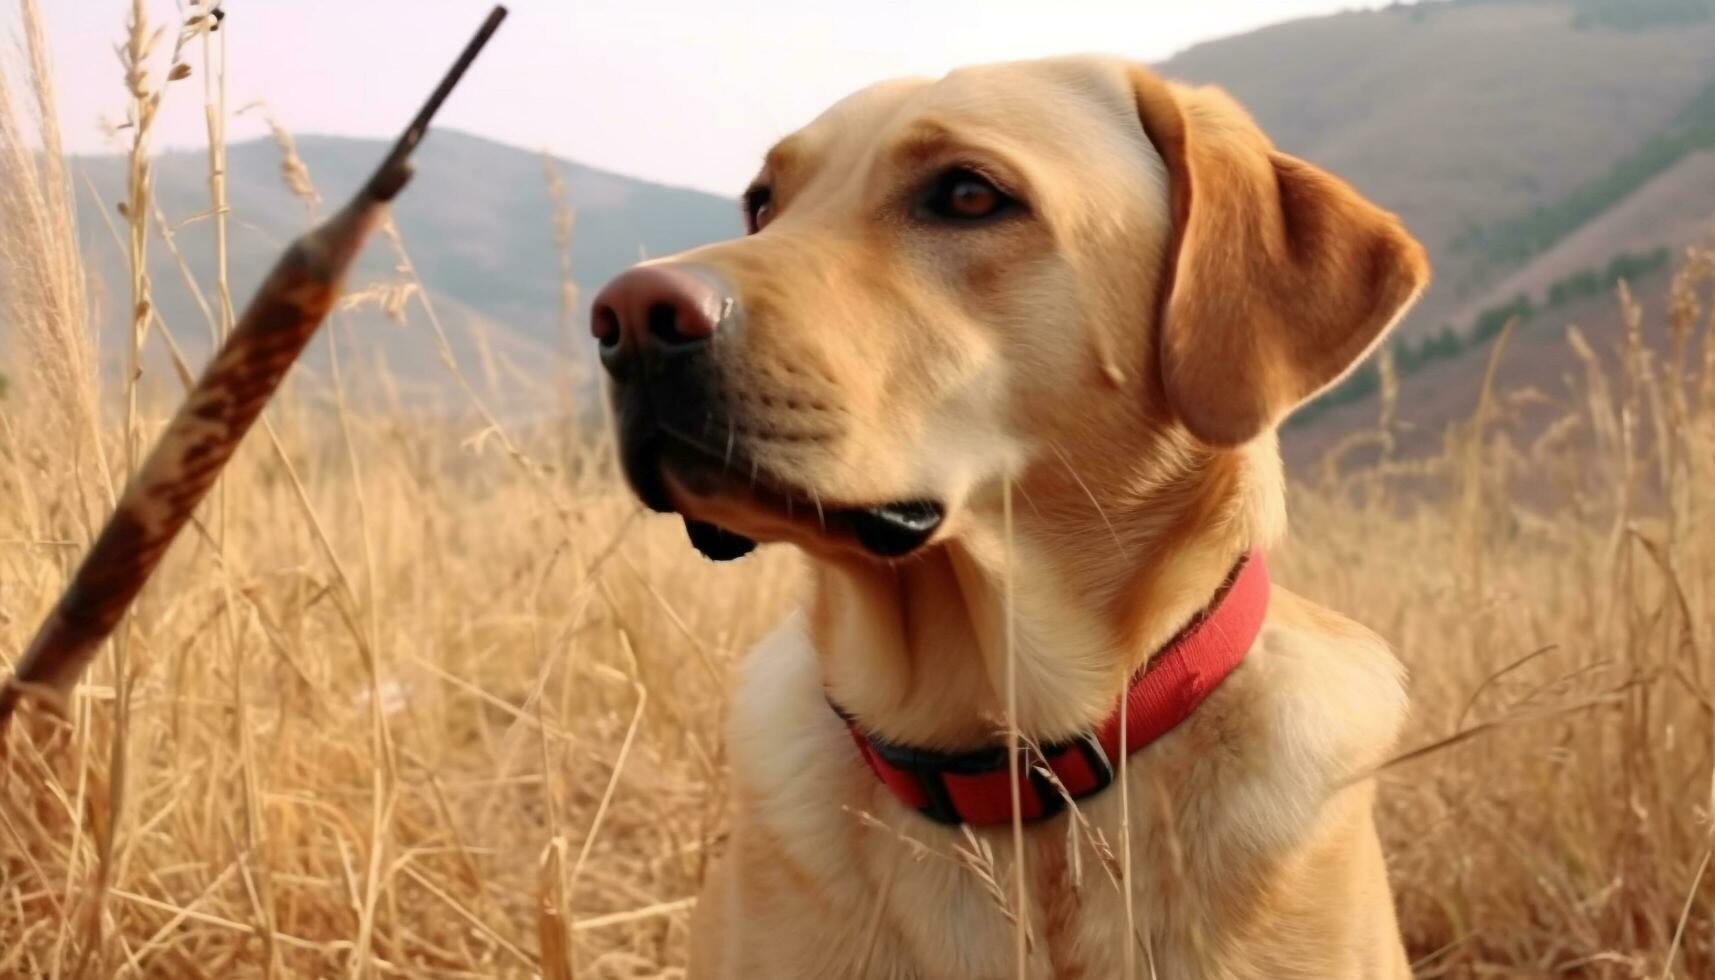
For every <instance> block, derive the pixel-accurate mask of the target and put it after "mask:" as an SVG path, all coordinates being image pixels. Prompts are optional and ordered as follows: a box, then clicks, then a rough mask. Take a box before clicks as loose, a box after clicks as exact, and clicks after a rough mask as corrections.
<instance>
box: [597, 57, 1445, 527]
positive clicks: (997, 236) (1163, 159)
mask: <svg viewBox="0 0 1715 980" xmlns="http://www.w3.org/2000/svg"><path fill="white" fill-rule="evenodd" d="M744 206H745V210H746V216H747V221H748V223H749V228H750V234H749V235H748V236H746V237H744V238H742V239H737V240H734V241H730V242H723V243H719V244H716V245H711V246H707V247H704V248H700V249H696V250H693V251H690V252H687V253H684V254H681V255H677V256H673V257H670V258H666V259H661V260H657V261H652V262H647V263H644V264H642V265H639V266H637V267H635V268H633V269H631V270H629V271H627V272H625V273H624V274H622V275H620V276H619V277H617V278H616V279H615V280H613V281H612V282H611V283H609V284H608V285H607V287H606V288H605V289H603V290H602V292H601V294H600V295H599V296H598V297H597V299H596V301H595V304H594V309H593V312H592V330H593V332H594V333H595V335H596V337H597V338H598V341H599V343H600V346H601V357H602V361H603V364H604V365H605V367H606V369H607V371H608V372H609V373H610V375H611V377H612V385H611V392H612V399H613V405H614V408H615V416H616V420H617V425H618V428H619V433H618V435H619V441H620V446H621V456H622V460H623V465H624V469H625V472H626V475H627V478H628V480H629V481H630V483H631V485H632V487H633V488H634V489H635V490H636V492H637V493H638V495H639V496H640V497H641V498H642V499H643V500H644V501H645V502H646V503H647V504H649V505H650V506H652V507H654V508H656V509H659V510H663V511H665V510H676V511H679V512H680V513H682V514H684V515H685V517H686V520H687V524H688V526H690V528H691V531H692V538H693V540H694V541H695V542H696V543H697V545H698V547H699V548H701V549H702V550H703V551H704V552H705V553H706V554H710V555H711V556H714V557H730V556H733V555H736V554H740V553H743V551H745V550H748V546H749V545H750V543H751V542H753V541H755V540H788V541H793V542H796V543H798V544H799V545H801V546H803V547H804V548H806V549H807V550H809V551H810V552H812V553H813V554H817V555H820V556H823V557H828V558H835V559H839V560H853V559H856V560H867V559H874V558H883V559H886V558H896V557H899V556H902V555H905V554H908V553H910V552H912V551H914V550H916V549H918V548H921V547H923V546H924V545H925V544H927V543H929V542H931V541H933V540H935V539H937V538H939V537H942V536H946V535H952V534H957V533H958V528H959V526H960V521H961V519H962V518H963V517H964V516H965V515H967V514H972V513H976V512H980V511H982V510H984V509H985V508H987V507H990V505H992V503H993V501H994V500H995V499H996V497H997V492H998V490H997V488H999V487H1001V486H1003V485H1004V484H1005V482H1006V481H1007V480H1010V479H1014V478H1016V477H1018V476H1019V475H1020V474H1022V473H1024V472H1025V471H1026V470H1027V469H1028V468H1030V467H1031V466H1033V465H1036V464H1037V463H1039V462H1040V461H1042V460H1044V459H1048V458H1051V457H1053V456H1061V457H1064V456H1065V455H1067V454H1071V455H1075V456H1077V457H1078V458H1079V459H1080V461H1082V462H1086V463H1087V464H1088V466H1089V468H1090V471H1091V472H1093V473H1096V474H1098V475H1097V476H1096V477H1095V482H1097V483H1101V482H1103V481H1108V482H1111V481H1114V480H1120V481H1124V480H1132V481H1136V480H1139V479H1143V480H1147V479H1148V474H1141V475H1139V474H1137V473H1136V472H1135V465H1136V461H1138V460H1143V459H1147V458H1149V457H1150V456H1151V454H1155V453H1159V452H1160V451H1161V449H1162V447H1164V446H1171V447H1178V448H1180V449H1182V450H1185V451H1190V452H1196V451H1207V452H1222V451H1225V450H1229V449H1233V448H1236V447H1241V446H1244V445H1246V444H1249V443H1252V442H1253V441H1255V440H1258V439H1259V438H1263V437H1267V436H1269V435H1270V434H1271V433H1272V432H1273V429H1274V427H1275V426H1276V425H1277V424H1278V423H1279V422H1280V421H1281V419H1282V418H1283V417H1284V416H1285V415H1286V414H1287V413H1288V412H1290V411H1291V410H1292V409H1293V407H1294V406H1296V405H1298V404H1300V403H1301V402H1303V401H1304V400H1305V399H1306V398H1309V397H1310V396H1312V395H1313V394H1315V393H1316V392H1318V391H1320V390H1321V389H1323V388H1324V387H1326V386H1328V385H1329V384H1331V383H1333V382H1334V381H1336V380H1337V379H1338V378H1340V377H1341V376H1342V375H1343V374H1344V373H1345V372H1346V371H1347V370H1348V369H1349V368H1350V367H1351V366H1352V365H1353V364H1355V363H1356V362H1357V361H1359V360H1360V359H1361V358H1362V357H1363V355H1364V354H1365V353H1366V352H1367V351H1368V350H1369V349H1370V348H1371V347H1372V346H1373V345H1374V344H1375V343H1376V342H1377V341H1378V340H1379V339H1380V338H1381V337H1382V335H1383V334H1384V333H1385V332H1386V330H1387V328H1388V327H1389V326H1390V325H1391V324H1392V323H1393V321H1394V320H1395V319H1396V318H1397V317H1398V316H1399V315H1400V314H1401V313H1402V312H1403V310H1404V309H1405V308H1406V307H1407V305H1409V303H1410V302H1411V300H1412V299H1413V298H1414V297H1415V296H1416V295H1417V293H1418V292H1419V291H1420V290H1421V288H1422V287H1423V285H1424V283H1425V281H1426V280H1427V277H1428V266H1427V263H1426V260H1425V258H1424V255H1423V251H1422V249H1421V247H1420V246H1419V245H1418V244H1417V243H1416V242H1415V241H1414V240H1413V239H1412V238H1411V237H1410V236H1409V235H1408V234H1407V233H1406V232H1405V231H1404V229H1403V228H1402V227H1401V226H1400V224H1399V222H1398V221H1397V220H1396V219H1395V218H1394V217H1393V216H1392V215H1391V214H1388V213H1387V212H1385V211H1382V210H1381V209H1379V208H1377V207H1376V206H1374V205H1373V204H1371V203H1369V202H1368V201H1366V200H1364V199H1363V198H1362V197H1360V196H1359V195H1358V194H1357V193H1356V192H1355V191H1353V190H1352V189H1351V188H1350V187H1349V186H1347V185H1346V184H1344V183H1343V182H1341V181H1340V180H1338V179H1337V178H1335V177H1333V176H1331V175H1329V174H1327V173H1325V172H1323V171H1321V170H1318V169H1316V168H1315V167H1313V166H1311V165H1309V164H1307V163H1305V162H1303V161H1301V160H1298V159H1296V158H1294V157H1291V156H1288V155H1286V154H1284V153H1281V152H1279V151H1278V150H1276V149H1274V147H1273V145H1272V144H1271V143H1270V142H1269V140H1268V138H1267V137H1266V136H1264V135H1263V133H1262V132H1261V131H1260V130H1259V129H1258V128H1257V126H1256V124H1255V123H1254V122H1253V121H1252V120H1251V119H1250V117H1249V116H1248V115H1246V113H1245V112H1244V111H1243V110H1242V109H1240V108H1239V107H1238V106H1237V105H1236V104H1235V103H1233V102H1232V101H1231V100H1230V99H1229V98H1228V97H1227V96H1225V95H1224V94H1223V93H1221V92H1219V91H1217V90H1213V89H1189V88H1184V87H1180V86H1176V85H1169V84H1167V83H1165V82H1163V81H1162V80H1160V79H1158V78H1157V77H1156V76H1155V75H1153V74H1152V73H1151V72H1149V71H1148V70H1146V69H1143V68H1141V67H1136V66H1132V65H1128V64H1125V63H1123V62H1120V61H1115V60H1103V59H1095V58H1064V59H1053V60H1047V61H1040V62H1030V63H1021V64H1008V65H995V66H985V67H979V68H971V69H966V70H962V71H957V72H954V73H952V74H950V75H948V76H946V77H945V78H942V79H939V80H935V81H927V80H905V81H896V82H889V83H885V84H881V85H877V86H874V87H872V88H868V89H865V90H863V91H861V92H858V93H857V94H855V95H853V96H851V97H849V98H847V99H845V100H844V101H842V102H840V103H839V104H837V105H835V106H834V107H833V108H832V109H830V110H829V111H828V112H826V113H825V114H824V115H822V116H821V117H820V118H818V119H817V120H815V121H814V122H812V123H811V124H810V125H809V126H807V127H805V128H804V129H802V130H800V131H798V132H797V133H795V134H793V135H791V136H789V137H787V138H786V139H784V140H782V141H781V142H780V143H779V144H777V145H776V146H775V147H774V148H773V149H772V150H771V151H770V152H769V153H768V155H767V158H766V161H765V162H764V164H763V167H762V170H761V172H760V173H759V174H758V175H757V178H756V180H755V181H754V183H753V184H752V185H751V187H750V189H749V190H748V191H747V192H746V193H745V196H744ZM1128 461H1129V462H1128ZM1128 474H1129V475H1128ZM1081 482H1082V481H1081ZM1111 489H1112V488H1111V487H1103V486H1097V487H1094V488H1089V487H1086V490H1088V491H1089V492H1092V493H1101V492H1103V491H1104V490H1111Z"/></svg>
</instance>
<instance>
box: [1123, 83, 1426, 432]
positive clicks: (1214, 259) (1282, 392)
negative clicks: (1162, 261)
mask: <svg viewBox="0 0 1715 980" xmlns="http://www.w3.org/2000/svg"><path fill="white" fill-rule="evenodd" d="M1131 74H1132V87H1133V90H1134V92H1135V95H1136V99H1137V109H1138V117H1139V119H1140V120H1141V121H1142V123H1143V128H1144V132H1145V133H1146V134H1147V135H1148V136H1149V139H1150V141H1151V142H1152V143H1153V144H1154V145H1155V148H1156V149H1157V151H1159V152H1160V154H1161V157H1162V159H1163V160H1164V161H1165V162H1166V164H1167V184H1168V190H1169V194H1170V200H1171V205H1172V211H1171V213H1172V219H1173V236H1172V239H1171V241H1170V243H1169V249H1168V253H1167V270H1166V273H1167V274H1166V277H1165V279H1164V281H1163V289H1162V302H1161V308H1160V311H1159V315H1158V317H1157V331H1158V335H1157V341H1156V344H1157V358H1158V363H1159V371H1160V375H1161V382H1162V385H1163V389H1164V391H1165V392H1166V396H1167V402H1168V404H1169V405H1170V406H1171V407H1172V409H1173V410H1174V411H1175V412H1176V413H1177V414H1178V416H1179V418H1180V420H1181V421H1182V422H1183V423H1184V424H1185V425H1186V427H1187V428H1188V429H1189V430H1190V431H1191V433H1192V434H1193V435H1195V436H1196V437H1197V438H1198V439H1199V440H1201V441H1203V442H1204V443H1207V444H1209V445H1213V446H1236V445H1239V444H1240V443H1244V442H1247V441H1249V440H1250V439H1252V438H1254V437H1256V436H1257V435H1259V434H1261V433H1262V432H1264V431H1266V430H1267V429H1270V428H1272V427H1273V426H1274V425H1276V424H1277V423H1279V422H1280V420H1281V419H1282V417H1284V416H1285V415H1286V413H1287V412H1289V411H1291V410H1292V408H1293V407H1295V406H1296V405H1298V404H1299V403H1300V402H1302V401H1304V400H1305V399H1306V398H1309V397H1310V396H1311V395H1313V394H1315V393H1316V392H1318V391H1320V390H1322V389H1323V388H1325V387H1327V386H1328V385H1330V384H1332V383H1333V382H1335V381H1336V380H1338V379H1339V378H1340V377H1341V376H1342V375H1344V374H1345V373H1346V371H1347V370H1349V369H1350V368H1351V367H1352V366H1353V365H1355V364H1356V363H1357V362H1358V361H1360V360H1362V359H1363V356H1364V354H1366V353H1367V352H1368V351H1369V350H1370V348H1371V347H1373V346H1375V344H1376V342H1377V341H1379V340H1380V339H1381V337H1382V335H1383V334H1384V333H1386V332H1387V329H1388V327H1389V326H1391V325H1392V324H1393V322H1394V321H1395V320H1397V319H1398V318H1399V316H1400V315H1401V314H1402V313H1404V312H1405V309H1406V308H1407V307H1408V306H1409V305H1410V304H1411V302H1412V300H1414V299H1416V297H1417V294H1418V293H1419V292H1420V291H1421V290H1422V289H1423V286H1424V285H1425V284H1426V283H1427V282H1428V280H1429V262H1428V259H1427V258H1426V257H1425V256H1424V252H1423V247H1422V246H1421V245H1419V244H1418V243H1417V241H1416V240H1415V239H1413V238H1412V237H1411V235H1410V234H1409V233H1407V232H1406V230H1405V228H1404V227H1403V226H1401V224H1400V222H1399V219H1398V218H1396V217H1394V215H1392V214H1390V213H1388V212H1386V211H1383V210H1382V209H1381V208H1379V207H1376V206H1375V205H1374V204H1371V203H1370V202H1369V201H1367V200H1365V199H1364V198H1363V197H1361V196H1360V195H1359V194H1358V192H1357V191H1355V190H1353V189H1352V188H1351V187H1350V186H1349V185H1347V184H1346V183H1345V182H1344V181H1342V180H1340V179H1339V178H1337V177H1334V176H1333V175H1332V174H1329V173H1327V172H1325V171H1322V170H1318V169H1317V168H1315V167H1313V166H1311V165H1310V164H1308V163H1305V162H1304V161H1302V160H1299V159H1297V158H1296V157H1292V156H1288V155H1287V154H1285V153H1281V152H1280V151H1278V150H1276V149H1275V148H1274V145H1273V144H1272V143H1271V142H1270V141H1269V139H1268V137H1266V136H1265V135H1263V133H1262V130H1261V129H1259V128H1258V127H1257V125H1256V123H1255V122H1253V121H1252V120H1251V118H1250V116H1249V115H1248V114H1247V113H1246V112H1245V111H1244V110H1243V109H1241V108H1240V107H1239V106H1238V105H1237V104H1236V103H1235V102H1233V100H1232V99H1231V98H1229V97H1228V96H1227V95H1226V94H1225V93H1223V92H1221V91H1219V90H1217V89H1211V88H1202V89H1194V90H1188V89H1181V88H1178V87H1170V86H1169V85H1168V84H1167V83H1166V82H1164V81H1162V80H1161V79H1160V78H1159V77H1157V76H1156V75H1155V74H1154V73H1152V72H1150V71H1148V70H1147V69H1144V68H1141V67H1139V68H1134V69H1132V73H1131Z"/></svg>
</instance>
